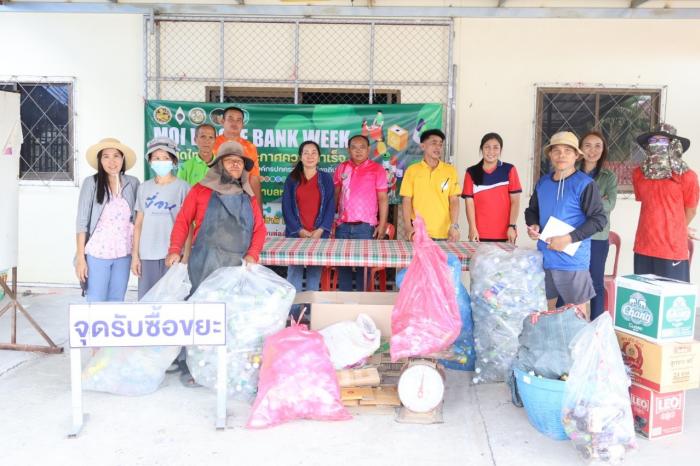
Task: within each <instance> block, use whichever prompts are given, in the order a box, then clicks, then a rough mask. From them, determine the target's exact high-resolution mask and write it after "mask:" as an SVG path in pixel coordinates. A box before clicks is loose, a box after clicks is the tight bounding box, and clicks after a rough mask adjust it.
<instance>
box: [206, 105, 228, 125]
mask: <svg viewBox="0 0 700 466" xmlns="http://www.w3.org/2000/svg"><path fill="white" fill-rule="evenodd" d="M209 119H210V120H211V122H212V124H215V125H217V126H223V124H224V109H223V108H215V109H214V110H212V111H211V112H209Z"/></svg>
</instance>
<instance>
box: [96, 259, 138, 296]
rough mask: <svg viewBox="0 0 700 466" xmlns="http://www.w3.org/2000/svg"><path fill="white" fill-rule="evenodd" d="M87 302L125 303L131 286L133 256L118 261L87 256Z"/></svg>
mask: <svg viewBox="0 0 700 466" xmlns="http://www.w3.org/2000/svg"><path fill="white" fill-rule="evenodd" d="M86 257H87V266H88V289H87V293H85V299H86V300H87V302H89V303H92V302H101V301H124V295H125V294H126V287H127V285H128V284H129V272H130V271H131V256H125V257H120V258H118V259H98V258H97V257H92V256H91V255H89V254H87V255H86Z"/></svg>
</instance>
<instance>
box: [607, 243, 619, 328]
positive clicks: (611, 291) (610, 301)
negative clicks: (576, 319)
mask: <svg viewBox="0 0 700 466" xmlns="http://www.w3.org/2000/svg"><path fill="white" fill-rule="evenodd" d="M608 244H609V245H610V246H615V262H614V263H613V271H612V275H606V276H605V277H604V281H603V283H604V286H605V294H604V297H603V310H604V311H607V312H608V313H610V317H612V320H613V322H615V278H617V262H618V260H620V235H618V234H617V233H615V232H614V231H611V232H610V235H609V236H608Z"/></svg>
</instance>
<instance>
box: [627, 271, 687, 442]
mask: <svg viewBox="0 0 700 466" xmlns="http://www.w3.org/2000/svg"><path fill="white" fill-rule="evenodd" d="M616 286H617V292H616V300H615V301H616V302H615V329H616V334H617V339H618V342H619V343H620V349H621V351H622V356H623V359H624V361H625V364H626V365H627V366H628V367H629V369H630V371H631V377H632V386H631V387H630V398H631V401H632V414H633V415H634V424H635V430H636V431H637V433H638V434H640V435H642V436H643V437H646V438H648V439H654V438H659V437H665V436H668V435H673V434H679V433H681V432H683V416H684V410H685V391H686V390H690V389H693V388H698V386H699V385H700V342H699V341H696V340H694V339H693V337H694V331H695V302H696V288H695V285H692V284H689V283H685V282H679V281H676V280H670V279H667V278H663V277H658V276H655V275H627V276H624V277H619V278H618V279H617V283H616Z"/></svg>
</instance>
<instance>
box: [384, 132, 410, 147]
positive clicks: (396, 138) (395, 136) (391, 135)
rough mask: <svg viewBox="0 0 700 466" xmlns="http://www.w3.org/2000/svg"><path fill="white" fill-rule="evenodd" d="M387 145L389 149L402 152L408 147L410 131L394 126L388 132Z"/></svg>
mask: <svg viewBox="0 0 700 466" xmlns="http://www.w3.org/2000/svg"><path fill="white" fill-rule="evenodd" d="M386 143H387V145H388V146H389V147H393V148H394V149H396V150H397V151H399V152H401V151H402V150H404V149H405V148H406V147H408V131H406V130H405V129H403V128H402V127H400V126H399V125H392V126H391V127H389V130H388V131H387V132H386Z"/></svg>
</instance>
